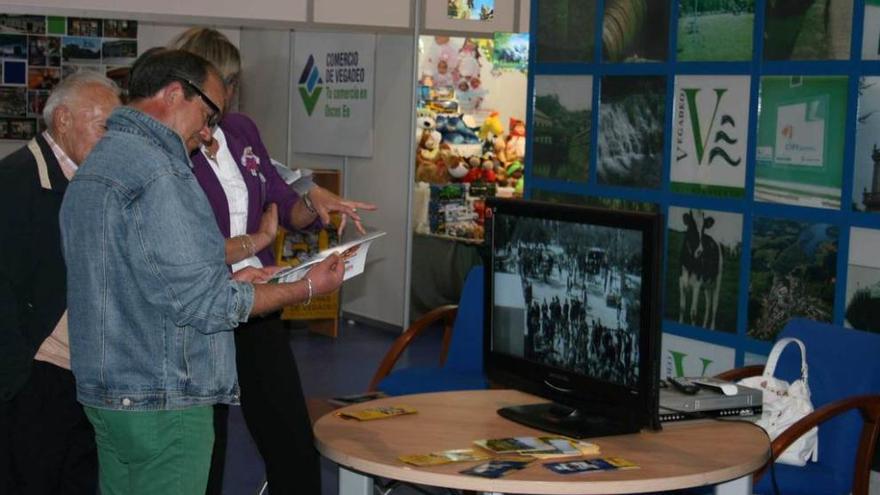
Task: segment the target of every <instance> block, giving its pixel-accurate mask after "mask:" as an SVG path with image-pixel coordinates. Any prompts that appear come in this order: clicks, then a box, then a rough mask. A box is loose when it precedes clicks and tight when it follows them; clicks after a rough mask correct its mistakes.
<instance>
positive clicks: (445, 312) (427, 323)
mask: <svg viewBox="0 0 880 495" xmlns="http://www.w3.org/2000/svg"><path fill="white" fill-rule="evenodd" d="M457 313H458V305H456V304H447V305H444V306H440V307H437V308H434V309H432V310H431V311H429V312H427V313H425V315H424V316H422V317H421V318H419V319H418V320H416V321H415V322H414V323H413V324H412V325H410V326H409V328H407V329H406V331H404V332H403V333H402V334H400V336H399V337H397V339H395V340H394V343H392V344H391V348H390V349H388V352H386V353H385V357H383V358H382V361H381V362H380V363H379V367H378V368H376V373H375V374H373V379H372V380H370V385H369V387H367V391H368V392H375V391H376V387H377V386H378V385H379V382H381V381H382V379H384V378H385V377H386V376H388V374H389V373H391V370H392V369H394V365H395V364H397V360H398V359H400V356H401V354H403V351H405V350H406V347H407V346H408V345H409V343H410V342H412V340H413V339H415V338H416V337H417V336H418V335H419V334H420V333H422V331H424V330H425V329H426V328H429V327H431V325H433V324H434V323H436V322H437V321H441V320H442V321H443V347H442V349H441V350H440V364H441V365H442V364H443V363H444V362H446V353H447V352H448V351H449V342H450V340H451V339H452V325H453V323H455V315H456V314H457Z"/></svg>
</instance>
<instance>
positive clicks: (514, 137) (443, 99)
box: [413, 33, 528, 242]
mask: <svg viewBox="0 0 880 495" xmlns="http://www.w3.org/2000/svg"><path fill="white" fill-rule="evenodd" d="M527 64H528V44H527V35H517V34H510V33H495V36H494V38H493V39H476V38H454V37H447V36H421V37H420V39H419V74H420V78H419V82H418V88H419V90H418V96H419V98H418V106H417V109H416V111H417V114H418V115H417V119H416V121H417V126H416V129H415V132H416V141H415V142H416V146H417V149H416V160H415V162H416V163H415V181H416V184H415V186H414V187H415V193H414V195H413V219H414V230H415V232H416V233H419V234H428V235H435V236H439V237H444V238H453V239H460V240H470V241H474V242H477V241H480V240H481V239H482V237H483V235H482V234H483V228H482V219H483V208H484V206H483V205H484V200H485V198H486V197H487V196H502V197H519V196H522V192H523V176H524V165H523V163H524V158H525V143H526V124H525V114H526V101H527V98H526V85H527V77H526V73H525V68H526V66H527Z"/></svg>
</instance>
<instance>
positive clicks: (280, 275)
mask: <svg viewBox="0 0 880 495" xmlns="http://www.w3.org/2000/svg"><path fill="white" fill-rule="evenodd" d="M383 235H385V232H383V231H381V230H376V231H373V232H368V233H367V234H366V235H363V236H360V237H357V238H356V239H353V240H350V241H348V242H345V243H342V244H339V245H338V246H333V247H331V248H327V249H325V250H323V251H321V252H320V253H318V254H316V255H314V256H312V257H311V258H309V259H307V260H306V261H303V262H302V263H300V264H298V265H296V266H290V267H287V268H282V269H281V270H279V271H278V272H277V273H275V275H274V276H272V278H270V279H269V280H268V283H270V284H277V283H289V282H296V281H297V280H300V279H302V278H303V277H305V276H306V273H308V271H309V270H310V269H311V268H312V266H313V265H316V264H318V263H320V262H321V261H323V260H324V259H325V258H327V257H328V256H330V255H331V254H334V253H336V254H338V255H339V257H340V258H342V261H343V262H344V263H345V275H344V276H343V278H342V280H348V279H350V278H351V277H354V276H356V275H360V274H361V273H363V272H364V266H365V265H366V262H367V251H368V250H369V249H370V243H371V242H372V241H373V239H376V238H378V237H382V236H383Z"/></svg>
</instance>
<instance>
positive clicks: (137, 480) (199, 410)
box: [85, 406, 214, 495]
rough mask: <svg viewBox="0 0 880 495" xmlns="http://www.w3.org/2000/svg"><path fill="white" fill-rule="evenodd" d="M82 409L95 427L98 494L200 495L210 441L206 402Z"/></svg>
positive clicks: (211, 425)
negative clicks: (170, 408)
mask: <svg viewBox="0 0 880 495" xmlns="http://www.w3.org/2000/svg"><path fill="white" fill-rule="evenodd" d="M85 411H86V416H88V418H89V421H90V422H91V423H92V425H93V426H94V427H95V441H96V443H97V445H98V464H99V472H100V483H101V494H102V495H153V494H156V495H159V494H162V495H204V493H205V487H206V486H207V484H208V470H209V468H210V465H211V449H212V447H213V445H214V423H213V413H212V408H211V407H210V406H203V407H193V408H189V409H181V410H175V411H113V410H108V409H97V408H93V407H86V408H85Z"/></svg>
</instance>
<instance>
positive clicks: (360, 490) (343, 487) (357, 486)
mask: <svg viewBox="0 0 880 495" xmlns="http://www.w3.org/2000/svg"><path fill="white" fill-rule="evenodd" d="M339 495H373V478H371V477H369V476H366V475H363V474H361V473H356V472H354V471H349V470H348V469H345V468H344V467H342V466H339Z"/></svg>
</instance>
